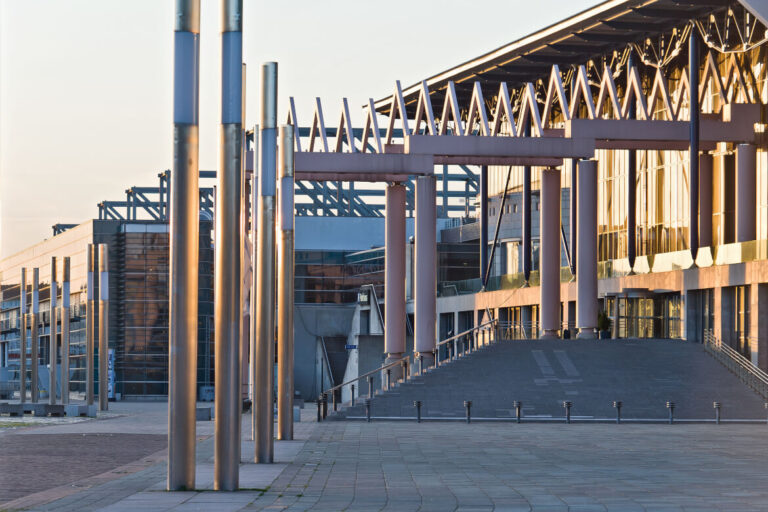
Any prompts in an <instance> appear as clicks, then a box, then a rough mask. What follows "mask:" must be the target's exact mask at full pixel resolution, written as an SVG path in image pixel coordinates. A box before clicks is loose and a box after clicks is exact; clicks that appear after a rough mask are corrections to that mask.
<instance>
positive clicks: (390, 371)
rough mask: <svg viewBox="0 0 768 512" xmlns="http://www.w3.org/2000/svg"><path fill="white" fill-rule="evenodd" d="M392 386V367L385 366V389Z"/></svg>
mask: <svg viewBox="0 0 768 512" xmlns="http://www.w3.org/2000/svg"><path fill="white" fill-rule="evenodd" d="M391 388H392V369H391V368H387V389H391Z"/></svg>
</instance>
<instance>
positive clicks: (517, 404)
mask: <svg viewBox="0 0 768 512" xmlns="http://www.w3.org/2000/svg"><path fill="white" fill-rule="evenodd" d="M512 407H514V408H515V420H516V421H517V422H518V423H520V418H521V416H522V415H521V412H522V410H523V402H518V401H517V400H515V401H514V402H512Z"/></svg>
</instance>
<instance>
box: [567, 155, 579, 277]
mask: <svg viewBox="0 0 768 512" xmlns="http://www.w3.org/2000/svg"><path fill="white" fill-rule="evenodd" d="M578 176H579V171H578V160H577V159H575V158H571V190H570V198H571V204H570V207H571V208H570V215H569V217H570V218H569V219H568V220H569V221H570V223H571V229H570V231H571V274H573V275H574V276H575V275H577V271H576V268H577V267H576V265H577V262H578V261H579V259H578V251H579V243H578V236H577V230H578V228H579V223H578V213H577V212H578V210H577V208H578V204H579V200H578V199H579V198H578V196H577V194H578V191H579V183H578Z"/></svg>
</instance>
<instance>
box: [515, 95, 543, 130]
mask: <svg viewBox="0 0 768 512" xmlns="http://www.w3.org/2000/svg"><path fill="white" fill-rule="evenodd" d="M529 116H530V119H529ZM529 122H531V123H532V124H533V136H534V137H541V134H542V128H541V116H540V115H539V108H538V105H536V89H535V88H534V87H533V84H532V83H531V82H528V83H526V84H525V85H524V86H523V97H522V98H521V102H520V113H519V114H518V118H517V133H525V130H524V128H525V125H526V123H529Z"/></svg>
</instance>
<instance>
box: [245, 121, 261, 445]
mask: <svg viewBox="0 0 768 512" xmlns="http://www.w3.org/2000/svg"><path fill="white" fill-rule="evenodd" d="M249 161H250V162H252V165H253V180H252V181H251V183H252V185H251V244H252V247H251V265H252V269H251V304H250V306H251V325H250V327H251V336H250V338H249V342H250V345H249V346H248V355H249V357H250V361H249V366H248V368H247V369H246V373H249V379H250V380H249V382H250V384H249V386H250V393H251V404H253V403H254V402H255V400H256V396H255V395H256V394H255V393H254V389H255V388H254V378H255V376H256V373H255V371H256V354H255V352H254V347H255V346H256V339H257V338H258V336H259V331H258V326H257V325H256V319H257V318H258V316H259V313H258V311H259V310H258V307H257V304H256V298H257V295H258V293H259V280H258V277H259V272H258V248H259V243H258V236H259V218H258V216H259V214H258V211H259V173H258V167H259V165H258V162H259V161H260V160H259V125H256V126H255V127H254V128H253V157H252V158H250V159H249ZM252 411H253V409H252ZM252 414H253V412H252ZM254 418H255V416H254ZM255 431H256V424H255V422H252V425H251V439H254V433H255Z"/></svg>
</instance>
